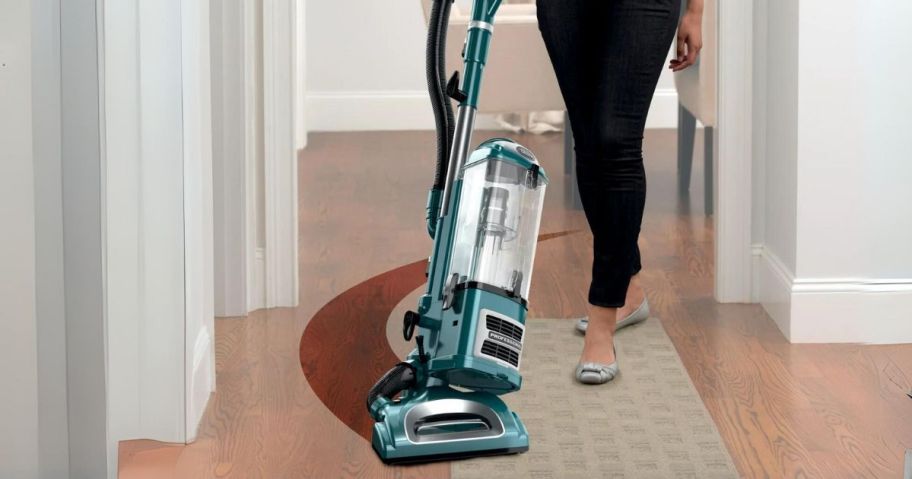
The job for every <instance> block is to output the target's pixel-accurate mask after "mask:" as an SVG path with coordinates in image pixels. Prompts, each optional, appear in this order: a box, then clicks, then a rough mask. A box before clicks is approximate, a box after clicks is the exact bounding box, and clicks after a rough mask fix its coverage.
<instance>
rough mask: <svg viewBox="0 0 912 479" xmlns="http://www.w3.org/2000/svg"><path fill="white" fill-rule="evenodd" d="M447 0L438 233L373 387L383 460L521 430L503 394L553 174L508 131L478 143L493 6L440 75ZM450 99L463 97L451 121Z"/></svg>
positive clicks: (445, 453)
mask: <svg viewBox="0 0 912 479" xmlns="http://www.w3.org/2000/svg"><path fill="white" fill-rule="evenodd" d="M451 2H452V0H433V6H432V12H431V19H430V22H429V28H428V43H427V76H428V90H429V92H430V96H431V100H432V105H433V109H434V116H435V120H436V126H437V172H436V178H435V181H434V185H433V187H432V188H431V190H430V193H429V195H428V205H427V229H428V233H429V234H430V235H431V237H432V238H433V239H434V248H433V251H432V252H431V256H430V258H429V260H428V269H427V277H428V283H427V292H426V293H425V294H424V295H423V296H422V297H421V299H420V300H419V301H418V308H417V309H418V311H417V312H414V311H409V312H407V313H406V314H405V318H404V322H403V335H404V337H405V339H406V340H411V339H412V338H413V337H414V339H415V342H416V346H417V347H416V348H415V349H414V350H413V351H412V352H411V353H410V354H409V355H408V357H407V358H406V359H405V361H403V362H401V363H399V364H397V365H396V366H394V367H393V368H392V369H391V370H390V371H389V372H387V373H386V374H385V375H384V376H383V377H382V378H380V380H379V381H378V382H377V383H376V384H375V385H374V387H373V388H371V390H370V392H369V394H368V398H367V407H368V410H369V411H370V414H371V416H372V417H373V418H374V420H375V421H376V422H375V423H374V432H373V440H372V443H373V447H374V450H376V451H377V454H378V455H379V456H380V458H381V459H382V460H383V461H384V462H387V463H403V462H426V461H433V460H441V459H451V458H459V457H472V456H482V455H492V454H508V453H519V452H524V451H526V450H528V449H529V437H528V435H527V434H526V428H525V426H523V423H522V421H520V419H519V417H518V416H517V415H516V413H514V412H512V411H510V409H509V408H508V407H507V405H506V404H504V402H503V401H502V400H501V399H500V398H499V397H498V396H499V395H501V394H505V393H509V392H512V391H517V390H519V388H520V385H521V383H522V377H521V376H520V374H519V365H520V357H521V354H522V347H523V339H524V333H525V322H526V319H525V318H526V311H527V303H526V301H527V298H528V294H529V281H530V279H531V278H532V260H533V258H534V257H535V246H536V243H537V237H538V227H539V222H540V220H541V209H542V200H543V198H544V195H545V187H546V185H547V183H548V177H547V175H546V174H545V171H544V170H543V169H542V168H541V167H540V166H539V164H538V161H537V160H536V159H535V156H533V155H532V153H531V152H530V151H529V150H527V149H526V148H523V147H522V146H520V145H518V144H516V143H515V142H513V141H511V140H506V139H491V140H488V141H485V142H484V143H482V144H481V145H480V146H478V147H477V148H476V149H475V150H474V151H472V152H471V153H470V152H469V148H470V143H471V139H472V128H473V125H474V120H475V111H476V107H477V105H478V94H479V88H480V85H481V77H482V72H483V71H484V66H485V61H486V58H487V53H488V47H489V45H490V43H491V36H492V34H493V32H494V25H493V24H494V14H495V13H496V12H497V8H498V7H499V6H500V0H475V2H474V5H473V7H472V22H471V23H470V24H469V27H468V33H467V38H466V43H465V47H464V50H463V58H464V60H465V74H464V77H463V78H462V82H461V85H460V79H459V72H455V73H454V74H453V76H452V77H451V78H450V80H449V81H447V82H446V83H444V80H443V78H444V74H443V66H444V64H445V58H444V51H445V46H446V29H447V22H448V18H449V12H450V3H451ZM447 97H449V98H452V99H453V100H455V101H457V102H458V103H459V107H458V110H457V114H456V116H455V119H454V115H453V111H452V108H451V106H450V100H449V99H448V98H447Z"/></svg>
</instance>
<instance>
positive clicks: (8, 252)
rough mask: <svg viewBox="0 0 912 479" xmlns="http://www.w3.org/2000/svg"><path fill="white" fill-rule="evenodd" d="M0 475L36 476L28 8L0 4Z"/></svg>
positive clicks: (7, 1)
mask: <svg viewBox="0 0 912 479" xmlns="http://www.w3.org/2000/svg"><path fill="white" fill-rule="evenodd" d="M0 11H2V12H3V15H2V16H0V85H3V87H2V88H0V155H2V159H0V222H2V224H3V232H4V233H3V248H0V308H2V310H3V317H2V319H0V377H2V378H3V381H4V384H3V391H2V393H0V476H3V477H37V475H38V470H39V466H38V464H39V457H38V352H37V347H38V342H37V323H36V311H35V208H34V190H33V185H34V181H33V178H34V176H33V175H34V172H33V164H32V108H31V62H30V51H31V28H30V27H31V16H30V2H28V1H25V0H3V2H2V3H0Z"/></svg>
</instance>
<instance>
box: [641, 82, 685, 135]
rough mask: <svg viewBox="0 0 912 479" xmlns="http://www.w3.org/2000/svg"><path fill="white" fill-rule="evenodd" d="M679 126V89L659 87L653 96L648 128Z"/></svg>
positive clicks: (647, 123) (647, 122) (647, 121)
mask: <svg viewBox="0 0 912 479" xmlns="http://www.w3.org/2000/svg"><path fill="white" fill-rule="evenodd" d="M677 127H678V91H677V90H675V89H674V88H659V89H658V90H656V92H655V96H653V97H652V105H651V106H650V107H649V115H647V116H646V128H647V129H649V128H677Z"/></svg>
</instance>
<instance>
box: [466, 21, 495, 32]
mask: <svg viewBox="0 0 912 479" xmlns="http://www.w3.org/2000/svg"><path fill="white" fill-rule="evenodd" d="M473 28H479V29H481V30H487V31H488V32H490V33H491V34H492V35H493V34H494V25H491V24H490V23H488V22H482V21H480V20H472V21H471V22H469V28H468V29H469V30H471V29H473Z"/></svg>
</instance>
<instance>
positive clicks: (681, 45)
mask: <svg viewBox="0 0 912 479" xmlns="http://www.w3.org/2000/svg"><path fill="white" fill-rule="evenodd" d="M686 44H687V37H686V36H684V35H678V45H677V56H676V57H675V60H677V61H679V62H682V61H684V55H685V45H686Z"/></svg>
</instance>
